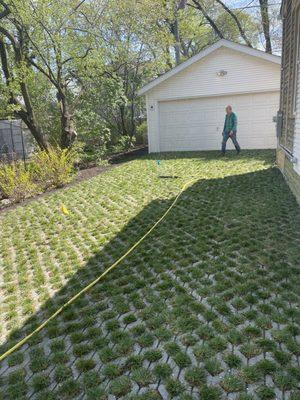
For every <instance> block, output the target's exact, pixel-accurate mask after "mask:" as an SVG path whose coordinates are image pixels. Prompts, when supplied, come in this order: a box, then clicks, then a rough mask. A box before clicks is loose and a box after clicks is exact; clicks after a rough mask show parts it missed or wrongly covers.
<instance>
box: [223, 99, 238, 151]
mask: <svg viewBox="0 0 300 400" xmlns="http://www.w3.org/2000/svg"><path fill="white" fill-rule="evenodd" d="M236 131H237V116H236V114H235V113H234V112H233V111H232V107H231V106H227V107H226V117H225V122H224V129H223V141H222V154H223V155H224V154H225V150H226V143H227V140H228V139H229V138H230V139H231V140H232V142H233V144H234V146H235V148H236V151H237V153H238V154H239V152H240V151H241V148H240V145H239V144H238V141H237V140H236Z"/></svg>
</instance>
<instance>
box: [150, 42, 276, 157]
mask: <svg viewBox="0 0 300 400" xmlns="http://www.w3.org/2000/svg"><path fill="white" fill-rule="evenodd" d="M220 70H225V71H227V75H225V76H223V77H220V76H218V75H217V73H218V72H219V71H220ZM279 89H280V65H279V64H276V63H273V62H270V61H266V60H263V59H261V58H258V57H254V56H250V55H248V54H244V53H242V52H240V51H237V50H232V49H229V48H227V47H221V48H219V49H217V50H215V51H213V52H212V53H210V54H209V55H207V56H206V57H204V58H202V59H201V60H199V61H197V62H195V63H194V64H192V65H190V66H188V67H187V68H185V69H184V70H182V71H181V72H179V73H177V74H176V75H174V76H172V77H170V78H168V79H167V80H165V81H164V82H162V83H160V84H158V85H157V86H155V87H154V88H153V89H151V90H149V92H147V96H146V98H147V117H148V139H149V151H150V152H159V151H161V148H160V145H161V144H162V142H163V140H164V135H166V132H164V129H163V127H162V126H161V124H160V121H159V118H160V112H159V108H160V106H161V104H162V101H169V100H176V99H178V100H184V99H200V98H202V97H205V98H208V97H210V98H211V99H212V102H213V101H214V98H215V103H216V104H217V103H218V101H219V100H218V98H219V97H220V96H227V97H228V96H229V97H230V96H233V95H238V94H245V93H248V94H251V93H264V92H266V93H269V92H270V93H273V96H274V92H277V100H276V101H277V107H276V110H277V109H278V107H279ZM224 98H225V97H224ZM273 99H274V97H273ZM224 101H225V100H224ZM225 102H226V101H225ZM222 107H223V108H224V104H222ZM261 109H262V108H261V107H260V105H259V104H258V105H257V106H256V107H255V112H256V113H260V112H261ZM251 111H253V110H249V112H251ZM275 114H276V111H275V110H274V115H275ZM242 123H243V120H242V118H241V117H240V124H242ZM188 125H189V123H188V124H187V125H186V127H187V128H188V129H190V127H189V126H188ZM268 132H270V130H268ZM263 134H264V133H262V135H263ZM268 134H269V133H267V135H268ZM168 135H169V134H168V133H167V136H168ZM167 136H166V137H165V138H166V140H168V139H167ZM274 138H275V128H274ZM272 147H273V146H272ZM257 148H261V147H260V146H259V144H258V145H257Z"/></svg>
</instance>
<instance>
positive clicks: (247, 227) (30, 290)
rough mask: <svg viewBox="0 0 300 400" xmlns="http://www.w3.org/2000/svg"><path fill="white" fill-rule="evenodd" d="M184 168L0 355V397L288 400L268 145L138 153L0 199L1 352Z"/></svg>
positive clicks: (287, 299) (285, 217) (288, 211)
mask: <svg viewBox="0 0 300 400" xmlns="http://www.w3.org/2000/svg"><path fill="white" fill-rule="evenodd" d="M170 176H176V177H175V178H170ZM191 177H193V178H194V179H195V180H194V183H193V184H192V185H190V186H189V187H188V188H187V189H186V191H185V192H184V193H183V195H182V197H181V198H180V201H179V202H178V204H177V205H176V207H175V208H174V209H173V210H172V212H171V213H170V214H168V217H167V219H166V220H164V222H163V223H162V224H160V225H159V226H158V227H157V228H156V229H155V231H153V233H152V234H151V236H149V237H148V238H147V239H146V240H145V241H144V242H143V243H142V244H141V245H140V246H139V247H138V248H137V249H136V250H135V251H134V253H132V254H131V255H130V256H129V257H128V258H127V259H126V260H125V261H124V262H122V264H120V266H119V267H118V269H116V270H114V271H113V272H112V273H110V275H109V276H107V278H105V280H104V281H103V282H102V283H99V284H98V285H96V286H95V287H94V288H93V289H92V290H90V292H89V293H87V294H85V295H84V296H82V297H81V298H80V299H78V300H77V302H76V303H74V304H73V305H72V306H70V307H69V308H67V309H66V310H65V311H64V312H63V314H61V315H60V316H59V317H58V318H57V319H56V320H55V321H52V322H51V323H50V324H49V325H48V326H47V327H46V328H45V329H44V330H43V331H42V332H40V333H39V334H38V335H36V336H34V337H33V338H32V339H31V340H30V342H29V343H28V344H26V345H24V346H23V347H22V348H21V349H20V350H18V351H17V352H15V353H13V354H12V355H11V356H9V357H8V358H7V359H6V360H5V361H3V362H2V363H1V364H0V398H3V399H12V400H16V399H29V398H30V399H42V400H50V399H94V400H99V399H100V400H101V399H107V398H108V399H119V398H123V397H124V398H126V399H145V400H147V399H148V400H151V399H153V400H155V399H177V398H178V399H182V400H183V399H186V400H187V399H201V400H202V399H203V400H218V399H241V400H242V399H243V400H247V399H262V400H264V399H266V400H267V399H273V398H274V399H275V398H277V399H293V400H296V399H298V400H299V399H300V389H299V382H300V367H299V365H300V364H299V361H300V345H299V342H297V339H299V332H300V331H299V298H300V294H299V251H300V250H299V249H300V244H299V240H300V209H299V207H298V206H297V204H296V201H295V199H294V197H293V195H292V194H291V192H290V191H289V189H288V187H287V185H286V183H285V182H284V180H283V178H282V176H281V174H280V173H279V171H278V170H277V169H276V168H275V167H274V152H272V151H258V152H246V151H244V152H243V153H242V154H241V155H240V156H236V155H235V154H234V153H230V152H229V153H228V156H226V157H225V158H219V157H218V156H217V153H214V152H207V153H185V154H173V155H168V154H167V155H164V157H162V161H161V165H160V166H158V165H156V163H155V159H154V157H150V156H148V157H144V158H141V159H138V160H133V161H130V162H127V163H124V164H122V165H120V166H118V167H117V168H113V169H111V170H109V171H107V172H105V173H104V174H102V175H99V176H97V177H94V178H92V179H90V180H88V181H84V182H81V183H79V184H77V185H75V186H72V187H69V188H67V189H64V190H60V191H57V192H55V193H52V194H50V195H48V196H45V197H42V198H40V199H39V200H37V201H36V200H35V201H33V202H30V203H28V204H26V205H23V206H20V207H18V208H16V209H14V210H10V211H6V212H4V213H1V214H0V236H1V240H0V266H1V268H0V285H1V286H0V296H1V312H0V338H1V343H2V346H1V351H0V353H1V354H2V353H3V352H4V351H5V350H6V349H8V348H9V347H10V346H12V345H13V344H14V343H16V342H17V341H18V340H20V339H21V338H22V337H24V335H25V334H28V333H30V332H31V331H32V330H33V329H34V328H35V327H36V326H38V325H39V324H40V323H41V322H42V321H43V320H44V319H45V318H47V317H49V316H50V315H51V314H52V313H53V312H54V311H55V310H56V309H57V308H58V307H59V306H60V305H62V304H63V303H64V302H65V301H66V300H67V299H69V298H70V297H71V296H72V295H74V294H75V293H76V292H78V291H79V290H80V289H81V288H82V287H84V286H85V285H86V284H87V283H88V282H90V281H91V280H92V279H93V278H95V277H96V276H97V275H99V274H100V273H101V272H102V271H103V270H104V269H105V268H107V267H108V266H109V265H110V264H111V263H112V262H113V261H115V260H116V259H118V258H119V257H120V256H121V255H122V254H123V253H124V252H125V251H126V250H127V249H128V248H129V247H130V246H131V245H132V244H133V243H135V241H136V240H137V239H138V238H139V237H140V236H142V235H143V234H144V233H145V232H146V230H147V229H148V228H150V227H151V225H152V224H153V222H154V221H155V220H157V219H158V218H159V217H160V216H161V215H162V213H163V212H164V211H165V210H166V209H167V207H168V206H169V205H170V204H171V202H172V201H173V199H174V197H175V196H176V194H177V193H178V191H179V189H180V188H181V186H182V185H183V183H184V182H186V181H187V180H190V179H191ZM61 203H64V204H65V205H66V206H67V208H68V209H69V211H70V215H69V216H66V215H64V214H62V213H61V211H60V205H61ZM297 279H298V281H297ZM1 396H2V397H1Z"/></svg>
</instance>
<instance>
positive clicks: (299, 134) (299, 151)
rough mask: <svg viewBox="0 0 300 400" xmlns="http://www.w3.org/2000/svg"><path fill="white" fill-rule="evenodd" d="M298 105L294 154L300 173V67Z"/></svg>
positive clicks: (299, 73)
mask: <svg viewBox="0 0 300 400" xmlns="http://www.w3.org/2000/svg"><path fill="white" fill-rule="evenodd" d="M296 101H297V103H296V104H297V106H296V121H295V135H294V156H295V158H297V163H296V164H295V171H297V172H298V174H300V67H299V68H298V79H297V100H296Z"/></svg>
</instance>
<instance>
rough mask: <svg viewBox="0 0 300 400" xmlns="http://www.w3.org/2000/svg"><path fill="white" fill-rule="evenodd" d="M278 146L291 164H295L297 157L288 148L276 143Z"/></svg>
mask: <svg viewBox="0 0 300 400" xmlns="http://www.w3.org/2000/svg"><path fill="white" fill-rule="evenodd" d="M278 146H279V147H280V148H281V149H282V150H283V152H284V154H285V155H286V157H287V158H288V160H289V161H290V162H291V163H292V164H296V163H297V162H298V159H297V158H296V157H295V156H294V155H293V153H292V152H291V151H290V150H288V149H287V148H286V147H285V146H283V145H282V144H280V143H278Z"/></svg>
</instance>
